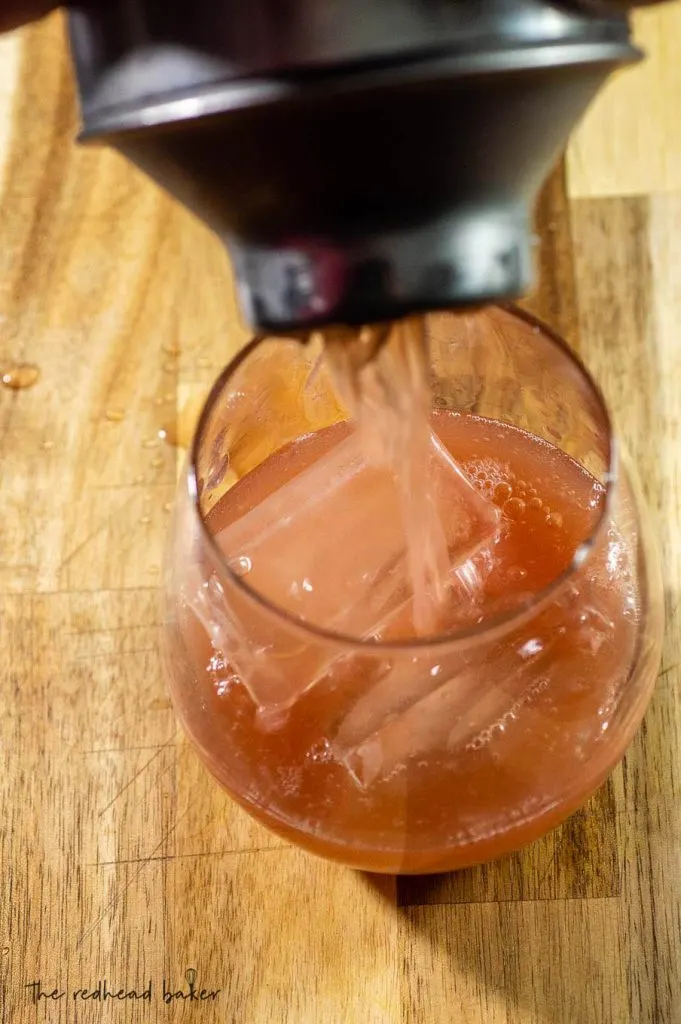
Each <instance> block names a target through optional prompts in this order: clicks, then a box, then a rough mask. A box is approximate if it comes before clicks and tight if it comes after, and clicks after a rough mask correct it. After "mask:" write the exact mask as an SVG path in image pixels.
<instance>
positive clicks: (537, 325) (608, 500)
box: [186, 303, 619, 654]
mask: <svg viewBox="0 0 681 1024" xmlns="http://www.w3.org/2000/svg"><path fill="white" fill-rule="evenodd" d="M495 307H496V308H498V309H502V310H504V311H505V312H507V313H509V314H510V315H511V316H513V317H515V318H516V319H517V320H520V321H522V322H524V323H525V324H527V325H528V326H530V327H532V328H534V329H535V331H537V330H538V332H540V333H541V334H543V335H544V336H545V338H546V339H547V340H548V341H549V342H550V343H551V344H553V345H555V346H556V347H557V348H558V349H559V350H560V351H561V352H562V353H563V355H564V356H566V357H567V359H568V361H569V362H571V363H572V365H573V366H574V367H575V369H576V370H577V371H578V373H579V374H580V375H581V377H582V378H583V379H584V380H585V381H586V383H587V385H588V388H589V390H590V391H591V393H592V395H593V396H594V397H595V398H596V401H597V403H598V408H599V412H600V414H601V416H602V419H603V423H604V426H605V429H606V432H607V468H606V471H605V473H604V477H603V488H604V492H605V500H604V501H603V505H602V507H601V512H600V515H599V517H598V519H597V520H596V522H595V524H594V526H593V529H592V530H591V533H590V534H589V536H588V537H586V538H585V539H584V540H582V541H581V542H580V543H579V544H578V545H577V547H576V548H575V550H574V551H573V553H572V557H571V559H570V562H569V564H568V565H567V566H566V568H565V569H563V571H562V572H560V573H559V574H558V575H557V576H555V577H554V578H553V579H552V580H550V582H549V583H547V584H546V586H544V587H542V588H541V590H538V591H537V592H536V593H534V594H532V595H531V596H530V597H528V598H527V599H526V600H524V601H519V602H518V604H517V605H514V606H513V607H511V608H509V609H507V610H506V611H503V612H500V613H498V614H496V615H491V616H490V617H489V618H485V619H483V620H482V621H481V622H476V623H474V624H473V625H469V626H465V627H464V628H461V629H457V630H454V631H452V632H449V633H438V634H433V635H432V636H423V637H410V638H408V639H406V640H389V641H385V640H380V639H375V638H372V637H364V638H362V637H357V636H352V635H350V634H346V633H342V632H337V631H335V630H332V629H327V628H326V627H324V626H318V625H316V624H315V623H311V622H307V621H305V620H304V619H301V618H299V617H298V616H296V615H293V614H292V613H291V612H288V611H286V609H285V608H281V607H280V606H279V605H278V604H276V602H274V601H272V600H271V599H270V598H268V597H266V596H265V595H264V594H262V593H260V591H258V590H256V589H255V588H254V587H252V586H250V584H249V583H248V582H247V581H246V578H245V577H244V576H241V575H239V573H237V572H235V571H234V569H232V568H231V566H230V564H229V562H230V559H229V557H228V556H227V555H226V554H225V553H224V552H223V551H222V550H221V548H220V547H219V545H218V544H217V543H216V541H215V537H214V535H213V534H212V533H211V532H210V530H209V529H208V524H207V522H206V515H204V512H203V510H202V508H201V501H200V497H199V484H198V470H197V464H198V455H199V451H200V447H201V440H202V437H203V435H204V432H205V428H206V424H207V422H208V420H209V418H210V416H211V414H212V412H213V409H214V407H215V404H216V402H217V401H218V400H219V398H220V396H221V394H222V393H223V391H224V389H225V387H226V386H227V384H228V383H229V381H230V379H231V378H232V376H233V375H234V373H235V372H236V371H237V370H238V368H239V367H240V366H241V364H242V363H243V362H245V360H246V359H247V358H248V356H249V355H250V354H251V352H253V351H254V349H255V348H256V347H257V346H258V345H259V344H261V342H263V341H267V340H268V339H270V338H271V339H272V340H274V339H275V338H277V337H279V336H278V335H276V334H259V335H255V336H254V337H253V338H252V339H251V340H250V341H249V342H247V344H246V345H244V346H243V348H241V349H240V350H239V352H237V354H236V355H235V356H234V358H233V359H231V360H230V361H229V363H228V364H227V365H226V366H225V368H224V369H223V370H222V372H221V373H220V375H219V376H218V377H217V379H216V380H215V383H214V384H213V386H212V387H211V389H210V391H209V393H208V396H207V398H206V400H205V402H204V404H203V407H202V409H201V414H200V416H199V419H198V422H197V425H196V429H195V431H194V436H193V438H192V443H191V446H190V449H189V463H188V466H187V470H186V486H187V491H188V495H189V499H190V501H191V504H192V510H193V511H194V512H195V513H196V515H197V517H198V521H199V524H200V530H201V538H202V541H203V542H204V543H205V544H206V545H207V546H208V550H209V551H210V552H211V554H212V556H213V558H214V559H215V560H216V562H217V564H218V566H219V568H220V570H221V571H222V572H224V573H225V575H226V576H227V577H228V578H229V580H230V583H231V584H233V585H234V586H236V587H238V588H240V589H241V590H242V591H243V592H244V593H245V594H246V595H247V596H248V597H249V598H250V599H251V600H252V601H254V602H255V603H256V604H257V605H259V606H261V607H262V608H264V609H265V610H266V611H267V612H269V613H270V614H272V615H273V616H274V617H275V619H277V620H279V621H280V622H281V623H283V624H285V625H286V626H288V627H293V628H295V629H296V630H297V631H299V632H302V633H304V634H308V635H310V636H311V637H313V638H315V639H317V640H323V641H325V642H332V643H334V644H336V645H337V646H339V647H343V648H345V649H346V650H348V651H353V652H355V653H361V652H367V651H383V652H385V653H390V652H395V653H398V652H399V653H402V654H404V652H405V651H423V650H424V649H428V648H434V649H437V650H438V651H443V652H450V651H452V650H453V649H455V648H457V647H464V646H466V645H467V644H468V643H469V642H471V641H480V640H482V639H487V640H493V639H494V637H495V635H496V634H497V633H499V632H506V631H507V630H508V629H509V628H513V627H514V626H521V625H522V624H523V623H524V622H525V621H527V619H528V618H530V617H531V616H533V615H535V614H536V613H538V612H539V611H540V610H541V609H542V608H543V607H544V605H545V604H547V603H548V601H549V600H550V598H551V597H553V596H554V595H556V594H557V593H558V592H559V591H560V590H562V589H563V587H564V586H565V585H566V584H567V583H568V582H569V581H570V579H572V577H573V576H574V575H575V574H576V573H577V572H578V571H579V570H580V569H582V568H583V567H584V566H585V565H586V564H587V562H588V561H589V558H590V557H591V554H592V551H593V549H594V547H595V546H596V543H597V541H598V540H599V539H600V537H601V535H602V533H603V531H604V530H605V529H607V527H608V523H609V521H610V517H611V513H612V507H613V501H614V494H615V487H616V484H617V482H618V479H619V454H618V448H617V441H616V438H615V435H614V431H613V424H612V417H611V415H610V411H609V409H608V404H607V402H606V400H605V396H604V395H603V392H602V390H601V388H600V387H599V385H598V384H597V383H596V381H595V380H594V378H593V377H592V375H591V373H590V372H589V370H588V369H587V367H586V365H585V364H584V362H583V361H582V359H581V358H580V357H579V356H578V355H577V353H576V352H575V351H573V349H572V348H571V347H570V346H569V345H568V343H567V342H566V341H565V340H564V339H563V338H562V337H561V336H560V335H559V334H558V333H557V332H556V331H554V330H553V329H552V328H551V327H549V326H548V325H547V324H546V323H544V322H543V321H542V320H540V319H539V317H536V316H535V315H534V314H532V313H530V312H528V311H527V310H525V309H523V308H522V307H520V306H518V305H516V304H515V303H495V304H494V305H493V306H492V308H495ZM439 312H457V311H456V310H432V311H431V314H432V315H437V313H439ZM431 314H425V315H431ZM284 337H285V340H291V341H299V342H300V343H301V344H304V342H303V341H302V338H301V337H296V336H295V335H293V334H291V335H286V336H282V338H284ZM499 422H503V421H499ZM301 436H304V435H302V434H301Z"/></svg>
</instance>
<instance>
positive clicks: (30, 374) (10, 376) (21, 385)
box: [2, 363, 40, 391]
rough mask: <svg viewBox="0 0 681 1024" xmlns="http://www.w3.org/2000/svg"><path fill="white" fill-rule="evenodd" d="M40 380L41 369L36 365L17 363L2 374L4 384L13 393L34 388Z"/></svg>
mask: <svg viewBox="0 0 681 1024" xmlns="http://www.w3.org/2000/svg"><path fill="white" fill-rule="evenodd" d="M39 380H40V368H39V367H37V366H36V365H35V363H15V364H14V366H8V367H7V368H6V369H4V370H3V372H2V383H3V385H4V387H6V388H10V390H11V391H24V390H25V389H26V388H32V387H33V385H34V384H37V383H38V381H39Z"/></svg>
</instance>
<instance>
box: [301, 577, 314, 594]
mask: <svg viewBox="0 0 681 1024" xmlns="http://www.w3.org/2000/svg"><path fill="white" fill-rule="evenodd" d="M303 590H305V591H307V593H308V594H311V593H312V591H313V590H314V587H313V586H312V583H311V582H310V580H309V579H308V577H307V576H306V577H305V579H304V580H303Z"/></svg>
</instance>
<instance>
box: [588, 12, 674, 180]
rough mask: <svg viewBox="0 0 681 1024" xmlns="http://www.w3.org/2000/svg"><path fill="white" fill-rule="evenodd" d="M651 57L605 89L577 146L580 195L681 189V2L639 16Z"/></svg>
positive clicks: (642, 41) (640, 35)
mask: <svg viewBox="0 0 681 1024" xmlns="http://www.w3.org/2000/svg"><path fill="white" fill-rule="evenodd" d="M633 20H634V32H635V38H636V42H637V43H638V45H639V46H640V48H641V49H642V50H643V52H644V53H645V54H646V60H645V61H644V63H642V64H641V65H640V66H639V67H637V68H636V69H635V71H633V72H632V71H630V70H625V71H622V72H621V73H619V74H617V75H615V76H614V77H613V79H612V80H611V81H610V82H609V83H608V84H607V85H606V87H605V89H604V90H603V92H602V93H601V94H600V95H599V96H598V98H597V99H596V101H595V102H594V103H593V105H592V107H591V109H590V110H589V111H588V113H587V115H586V117H585V119H584V121H583V122H582V124H581V125H580V127H579V128H578V129H577V132H576V134H575V138H574V140H573V143H572V146H571V147H570V159H569V168H570V194H571V195H573V196H575V197H579V198H594V197H601V196H632V195H637V196H638V195H649V194H651V193H673V192H679V191H681V118H679V102H681V58H680V57H679V48H680V47H681V2H679V0H674V2H673V3H666V4H662V5H660V6H659V7H657V6H656V7H654V8H652V9H650V10H645V11H637V12H636V13H635V14H634V16H633Z"/></svg>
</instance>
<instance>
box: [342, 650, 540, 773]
mask: <svg viewBox="0 0 681 1024" xmlns="http://www.w3.org/2000/svg"><path fill="white" fill-rule="evenodd" d="M554 643H555V638H554V639H548V640H547V639H545V638H543V639H538V638H534V637H530V638H529V639H528V638H526V637H523V638H522V639H521V640H520V641H518V642H517V643H515V644H512V645H508V646H505V647H502V648H501V649H500V650H496V651H493V652H491V653H488V654H487V655H482V656H477V657H476V656H461V655H455V656H454V655H450V656H449V658H448V659H446V660H443V661H441V662H439V663H437V664H433V663H432V660H429V659H423V658H421V659H420V660H419V659H418V657H415V658H414V659H413V663H412V664H409V663H408V662H406V661H404V660H402V661H399V662H398V663H397V664H396V666H395V667H393V668H392V669H389V670H388V671H386V673H385V675H384V676H383V678H382V679H380V680H379V681H378V682H377V683H375V684H374V685H373V686H372V687H371V688H370V689H369V690H368V692H367V693H366V694H365V695H363V696H362V697H361V698H360V699H359V700H358V701H357V703H356V704H355V706H354V707H353V708H352V710H351V711H350V712H349V714H348V715H347V716H346V717H345V719H344V720H343V722H342V723H341V725H340V727H339V729H338V732H337V734H336V736H335V738H334V739H333V741H332V749H333V751H334V754H335V755H336V756H337V757H338V758H339V760H341V761H342V762H343V763H344V764H345V765H346V767H347V768H348V770H349V772H350V774H351V776H352V777H353V779H354V781H355V782H356V784H357V785H358V786H359V787H360V788H362V789H364V788H366V787H368V786H370V785H372V784H373V783H375V782H379V781H381V780H383V779H386V778H388V777H389V776H390V775H391V773H393V772H395V771H396V770H397V769H399V768H400V767H403V766H405V765H407V764H408V763H409V762H410V761H413V760H414V759H416V758H423V757H424V755H430V756H433V755H434V754H436V753H437V752H438V751H441V752H446V751H448V750H449V751H451V750H454V749H456V748H457V747H461V746H463V745H465V744H466V743H473V745H475V743H476V741H477V742H478V745H480V746H482V745H484V741H485V737H487V736H488V734H489V737H491V736H492V734H493V732H494V730H495V728H499V729H500V730H501V732H503V731H504V729H505V728H506V726H507V724H508V723H510V721H511V719H512V718H513V717H514V716H515V715H516V714H517V713H518V711H519V710H520V708H521V707H522V706H523V705H524V703H525V702H526V701H527V700H528V699H529V698H528V694H531V693H534V691H535V689H536V688H537V686H538V685H539V683H540V682H541V681H542V680H544V681H545V680H546V679H548V676H549V675H550V673H551V672H552V671H553V665H552V663H551V659H550V657H549V654H550V652H551V650H552V648H553V646H554Z"/></svg>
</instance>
